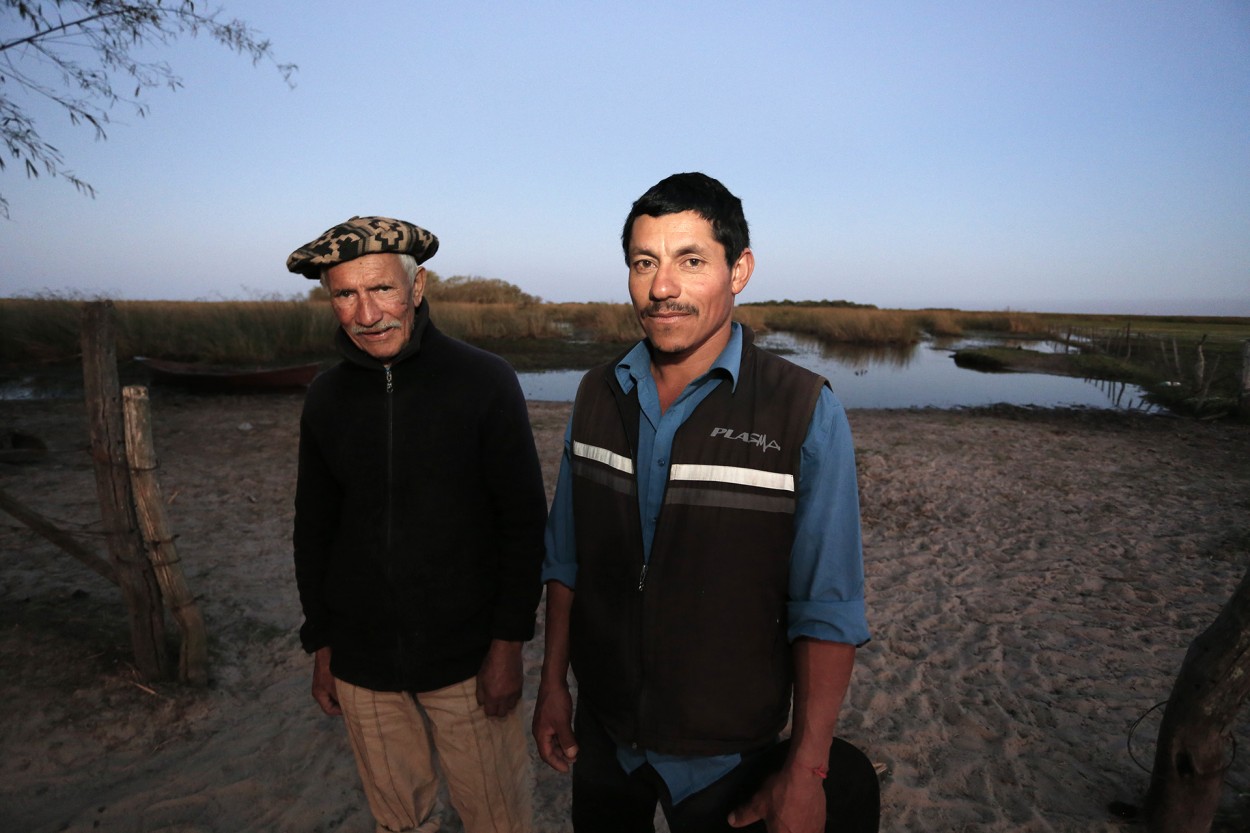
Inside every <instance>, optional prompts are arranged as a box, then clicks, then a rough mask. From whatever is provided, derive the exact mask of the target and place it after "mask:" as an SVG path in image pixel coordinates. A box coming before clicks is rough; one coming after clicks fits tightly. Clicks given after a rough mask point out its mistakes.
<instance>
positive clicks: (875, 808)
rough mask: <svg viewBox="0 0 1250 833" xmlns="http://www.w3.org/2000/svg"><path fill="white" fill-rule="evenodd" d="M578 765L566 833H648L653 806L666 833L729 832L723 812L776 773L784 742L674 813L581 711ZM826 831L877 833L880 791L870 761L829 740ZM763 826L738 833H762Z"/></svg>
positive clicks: (651, 779)
mask: <svg viewBox="0 0 1250 833" xmlns="http://www.w3.org/2000/svg"><path fill="white" fill-rule="evenodd" d="M574 734H575V735H576V736H577V746H578V753H577V763H576V764H574V765H573V830H574V831H577V833H653V831H654V830H655V825H654V819H655V808H656V805H657V803H658V804H659V806H660V807H662V808H663V810H664V818H666V819H667V820H668V826H669V829H670V830H671V831H672V833H733V831H734V830H735V828H732V827H730V826H729V822H728V821H727V820H726V819H727V818H728V816H729V812H730V811H731V810H733V809H736V808H737V807H739V806H741V805H742V804H744V803H746V802H747V801H748V800H750V798H751V796H752V795H754V794H755V792H756V790H758V789H759V787H760V785H761V784H763V783H764V780H765V779H766V778H767V777H768V776H769V775H771V774H772V773H774V772H777V771H779V770H780V769H781V767H782V765H783V764H784V763H785V760H786V753H787V751H788V749H789V744H790V742H789V740H784V741H781V742H779V743H776V744H773V745H772V746H768V747H765V748H764V749H761V750H757V751H754V752H749V753H746V754H744V755H743V756H742V757H743V759H742V763H740V764H739V765H738V766H737V767H735V768H734V769H733V770H732V771H730V772H729V773H728V774H727V775H725V777H723V778H721V779H720V780H719V781H717V782H716V783H714V784H712V785H711V786H709V787H707V788H706V789H703V790H701V791H699V792H697V793H695V794H694V795H692V796H690V797H688V798H687V799H686V800H685V801H682V802H681V803H680V804H678V805H676V806H674V805H673V802H672V798H671V797H670V796H669V793H668V788H667V787H665V786H664V781H663V780H662V779H661V778H660V776H659V775H658V774H657V773H656V771H655V770H654V769H652V768H651V766H650V765H645V764H644V765H643V766H642V767H640V768H639V769H637V770H635V771H634V772H632V773H629V774H626V772H625V770H623V769H622V768H621V765H620V763H619V762H618V761H617V759H616V742H615V741H613V740H612V738H611V737H609V736H608V733H607V732H606V731H604V729H603V726H602V724H600V723H599V721H598V720H597V719H595V718H594V716H593V715H591V714H590V713H589V712H588V711H587V710H585V709H582V708H579V709H578V710H577V716H576V719H575V721H574ZM825 815H826V821H825V830H826V831H829V832H830V833H833V832H834V831H836V833H876V831H877V828H878V824H879V821H880V816H881V792H880V785H879V783H878V781H877V773H876V772H875V771H873V768H872V762H871V761H869V760H868V757H867V756H866V755H864V753H863V752H861V751H860V750H859V749H857V748H855V747H854V746H852V745H851V744H849V743H847V742H846V741H844V740H841V739H839V738H834V741H833V746H832V748H831V749H830V750H829V776H828V778H826V779H825ZM764 829H765V828H764V823H763V822H757V823H756V824H753V825H751V826H750V827H745V828H738V830H749V831H752V833H764Z"/></svg>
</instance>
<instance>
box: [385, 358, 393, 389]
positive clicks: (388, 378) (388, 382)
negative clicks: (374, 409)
mask: <svg viewBox="0 0 1250 833" xmlns="http://www.w3.org/2000/svg"><path fill="white" fill-rule="evenodd" d="M393 381H394V380H393V379H392V378H391V368H390V365H387V367H386V392H387V393H391V392H392V391H393V390H394V385H392V384H391V383H392V382H393Z"/></svg>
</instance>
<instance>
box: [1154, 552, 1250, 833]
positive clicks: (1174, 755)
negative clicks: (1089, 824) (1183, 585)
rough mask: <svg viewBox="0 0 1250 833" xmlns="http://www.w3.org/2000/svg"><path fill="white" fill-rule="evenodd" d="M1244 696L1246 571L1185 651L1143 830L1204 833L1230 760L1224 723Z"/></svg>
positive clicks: (1248, 628)
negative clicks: (1218, 609)
mask: <svg viewBox="0 0 1250 833" xmlns="http://www.w3.org/2000/svg"><path fill="white" fill-rule="evenodd" d="M1248 695H1250V571H1247V572H1246V574H1245V576H1243V577H1242V579H1241V584H1239V585H1238V586H1237V589H1236V590H1235V591H1234V592H1233V596H1232V598H1231V599H1229V600H1228V602H1227V603H1226V604H1225V605H1224V609H1223V610H1221V611H1220V614H1219V616H1217V617H1216V619H1215V622H1213V623H1212V624H1211V626H1210V627H1209V628H1207V629H1206V630H1205V631H1203V632H1202V634H1201V635H1200V636H1199V637H1198V638H1197V639H1195V640H1194V641H1193V642H1192V643H1191V644H1190V646H1189V650H1188V651H1187V652H1186V653H1185V661H1184V662H1183V663H1182V664H1181V671H1180V674H1178V675H1177V677H1176V683H1175V684H1174V685H1173V686H1172V694H1171V696H1170V697H1169V698H1168V704H1167V708H1166V709H1165V710H1164V712H1163V723H1162V725H1161V726H1160V727H1159V742H1158V746H1157V747H1156V749H1155V761H1154V769H1153V771H1152V772H1151V775H1150V790H1149V792H1148V793H1147V795H1146V815H1147V819H1148V822H1147V824H1148V829H1149V830H1150V833H1207V831H1209V830H1210V829H1211V823H1212V822H1213V821H1214V819H1215V811H1216V808H1217V807H1218V806H1219V803H1220V792H1221V791H1222V789H1223V787H1224V773H1225V771H1226V770H1227V769H1228V765H1229V762H1230V761H1231V759H1232V742H1231V739H1230V737H1229V735H1230V734H1231V727H1232V725H1233V723H1234V721H1235V720H1236V718H1237V711H1238V709H1239V708H1240V707H1241V703H1242V701H1243V700H1245V699H1246V697H1247V696H1248Z"/></svg>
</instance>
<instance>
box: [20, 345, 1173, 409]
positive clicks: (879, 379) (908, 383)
mask: <svg viewBox="0 0 1250 833" xmlns="http://www.w3.org/2000/svg"><path fill="white" fill-rule="evenodd" d="M759 344H760V345H761V346H762V347H765V348H767V349H769V350H773V351H775V352H778V353H781V354H782V355H785V356H786V357H787V358H789V359H790V360H791V361H794V362H797V363H798V364H801V365H803V366H804V367H807V368H809V369H811V370H813V371H815V372H817V373H819V374H821V375H822V376H824V377H825V378H826V379H828V380H829V382H830V384H832V385H833V390H834V392H835V393H837V395H838V398H839V399H841V400H842V403H843V404H844V405H846V407H847V408H851V409H854V408H960V407H973V406H978V405H993V404H997V403H1006V404H1010V405H1032V406H1037V407H1043V408H1055V407H1084V408H1109V409H1126V410H1128V409H1133V410H1146V411H1154V410H1157V409H1156V408H1155V407H1154V406H1153V405H1150V404H1149V403H1148V402H1146V401H1145V399H1144V398H1143V397H1144V392H1143V391H1142V390H1141V389H1140V388H1138V387H1135V386H1133V385H1126V384H1124V383H1121V382H1100V381H1087V380H1084V379H1077V378H1072V377H1067V376H1048V375H1044V374H1041V373H982V372H979V371H976V370H967V369H964V368H960V367H957V366H956V365H955V361H954V359H953V358H952V355H953V354H954V351H955V350H957V349H960V348H962V347H969V346H978V345H993V346H1005V347H1016V346H1019V347H1022V348H1025V349H1030V350H1061V349H1063V348H1062V346H1061V345H1058V344H1054V343H1048V342H1037V341H1029V342H1020V343H1016V342H1013V341H1007V340H1003V339H998V338H983V339H968V338H965V339H957V340H944V341H938V340H928V341H922V342H920V343H918V344H912V345H904V346H878V347H864V346H857V345H845V344H839V345H832V346H829V345H822V344H821V343H820V342H818V341H816V340H815V339H812V338H807V337H804V336H797V335H793V334H791V333H780V332H774V333H769V334H768V335H765V336H762V337H761V338H760V339H759ZM133 364H134V363H133V362H128V363H126V364H125V365H124V366H123V368H122V371H123V373H122V375H123V379H122V382H123V384H132V383H134V384H143V383H144V382H145V379H144V376H143V374H142V372H141V371H140V370H139V369H137V368H136V367H135V366H133ZM81 374H82V370H81V368H80V367H78V366H77V365H75V364H73V363H67V364H65V365H64V367H58V368H47V367H44V368H41V369H39V370H38V371H32V372H30V373H9V374H0V399H48V398H61V397H77V396H81V395H82V375H81ZM584 374H585V371H584V370H551V371H542V372H526V373H521V374H519V376H520V379H521V388H522V390H523V391H524V392H525V396H526V398H527V399H535V400H548V401H554V402H571V401H573V397H574V395H575V394H576V393H577V384H578V382H579V381H580V380H581V378H582V376H583V375H584ZM131 377H134V378H131Z"/></svg>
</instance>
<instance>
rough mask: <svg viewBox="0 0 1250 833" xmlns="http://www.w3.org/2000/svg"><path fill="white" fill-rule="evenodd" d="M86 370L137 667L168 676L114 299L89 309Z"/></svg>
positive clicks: (96, 458)
mask: <svg viewBox="0 0 1250 833" xmlns="http://www.w3.org/2000/svg"><path fill="white" fill-rule="evenodd" d="M82 368H83V390H84V394H85V397H86V400H87V417H88V422H89V424H90V428H91V459H92V461H93V462H94V464H95V482H96V494H97V495H98V497H99V501H100V514H101V517H102V519H103V521H104V531H105V538H106V540H107V541H108V549H109V557H110V559H111V560H112V562H113V569H114V570H115V571H116V574H117V583H118V585H119V586H120V587H121V589H122V596H123V597H124V598H125V600H126V607H127V609H128V610H129V612H130V643H131V647H132V649H133V651H134V659H135V667H136V668H137V669H138V670H139V674H140V675H141V676H142V677H143V678H144V679H146V680H158V679H164V678H165V677H167V675H168V673H169V658H168V652H167V649H166V646H165V619H164V611H163V610H162V608H161V591H160V586H159V585H158V584H157V581H156V575H155V573H154V572H153V570H152V564H151V562H149V561H148V557H147V555H145V554H144V552H143V541H142V539H141V538H140V537H139V531H138V523H137V520H136V517H135V509H134V500H133V497H132V494H131V488H130V472H129V470H128V469H127V466H126V435H125V430H124V428H123V417H122V404H121V391H120V387H121V386H120V383H119V382H118V379H117V346H116V344H115V340H114V310H113V304H112V302H110V301H92V302H89V303H88V304H87V305H86V306H85V307H84V309H83V326H82Z"/></svg>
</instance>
